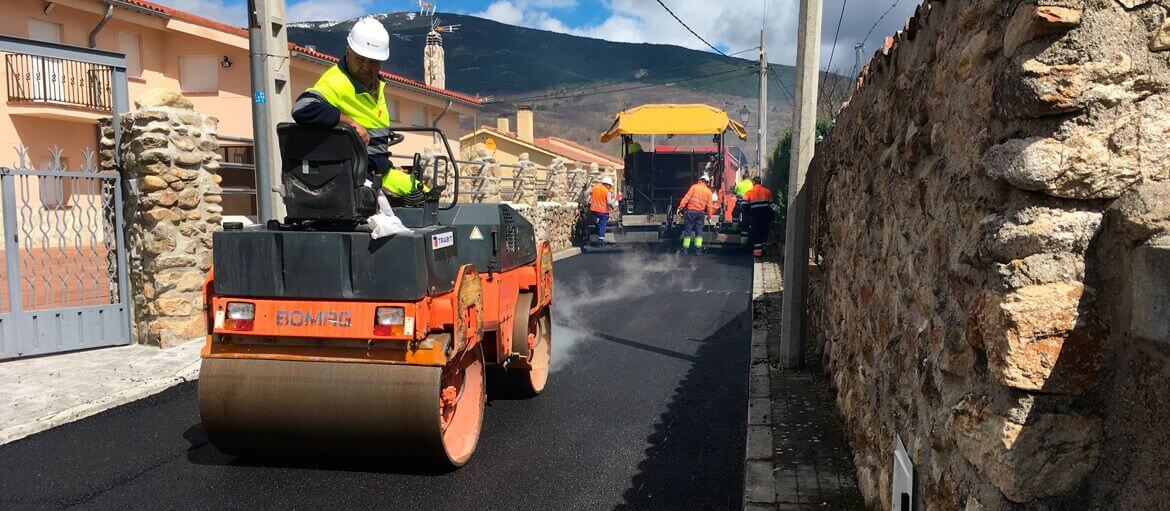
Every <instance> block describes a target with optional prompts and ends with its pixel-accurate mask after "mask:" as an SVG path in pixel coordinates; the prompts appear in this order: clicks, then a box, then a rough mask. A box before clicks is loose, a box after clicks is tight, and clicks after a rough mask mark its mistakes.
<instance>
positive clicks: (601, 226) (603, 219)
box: [591, 211, 609, 243]
mask: <svg viewBox="0 0 1170 511" xmlns="http://www.w3.org/2000/svg"><path fill="white" fill-rule="evenodd" d="M591 213H593V217H594V218H595V219H596V222H597V242H598V243H605V228H606V227H608V224H609V213H598V212H596V211H591Z"/></svg>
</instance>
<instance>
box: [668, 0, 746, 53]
mask: <svg viewBox="0 0 1170 511" xmlns="http://www.w3.org/2000/svg"><path fill="white" fill-rule="evenodd" d="M657 2H658V5H661V6H662V8H663V9H666V12H668V13H670V15H671V17H673V18H674V20H675V21H677V22H679V24H680V25H682V26H683V28H685V29H687V32H690V33H691V35H693V36H695V37H697V38H699V40H700V41H703V44H705V45H707V47H708V48H711V49H712V50H715V53H718V54H720V55H723V56H724V57H730V55H728V54H726V53H723V51H722V50H720V49H719V48H716V47H715V45H713V44H711V43H709V42H707V40H706V39H703V36H701V35H699V34H698V33H696V32H695V31H694V30H691V27H689V26H687V24H686V23H685V22H683V20H682V19H680V18H679V17H678V15H677V14H675V13H674V11H672V10H670V7H667V6H666V4H665V3H663V2H662V0H657Z"/></svg>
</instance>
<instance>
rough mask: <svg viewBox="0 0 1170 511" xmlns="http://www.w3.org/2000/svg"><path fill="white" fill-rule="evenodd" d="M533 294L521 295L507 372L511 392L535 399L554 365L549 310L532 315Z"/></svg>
mask: <svg viewBox="0 0 1170 511" xmlns="http://www.w3.org/2000/svg"><path fill="white" fill-rule="evenodd" d="M532 304H533V295H532V293H520V296H519V297H518V298H517V299H516V312H515V315H514V316H513V318H514V319H513V323H512V325H513V326H512V353H514V354H515V355H516V358H515V359H513V360H512V361H511V363H509V364H508V367H507V372H506V373H505V375H506V377H507V379H508V384H509V387H510V388H511V391H512V393H514V394H516V395H518V396H521V397H532V396H535V395H537V394H540V393H541V392H542V391H544V386H545V384H546V383H548V372H549V368H550V365H551V364H552V322H551V321H550V319H549V313H548V308H547V307H546V308H544V309H541V311H540V312H539V313H538V315H536V316H533V315H532V314H531V309H532Z"/></svg>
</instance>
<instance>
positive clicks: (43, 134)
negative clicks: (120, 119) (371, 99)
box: [0, 0, 480, 216]
mask: <svg viewBox="0 0 1170 511" xmlns="http://www.w3.org/2000/svg"><path fill="white" fill-rule="evenodd" d="M3 4H4V7H5V11H6V13H5V15H4V16H2V17H0V35H5V36H12V37H17V38H26V39H32V40H38V41H47V42H55V43H61V44H65V45H71V46H78V47H88V48H95V49H98V50H106V51H110V52H116V53H121V54H125V56H126V68H127V75H128V77H129V78H128V81H129V96H130V100H131V101H133V100H134V98H136V97H137V96H138V95H139V94H141V93H142V92H144V91H146V90H149V89H155V88H168V89H174V90H179V91H182V92H183V94H184V95H186V96H187V97H189V98H190V99H191V100H192V102H193V103H194V104H195V106H196V108H197V109H198V110H200V111H201V112H203V113H205V114H207V115H210V116H213V117H216V118H218V119H219V134H220V136H221V137H222V139H221V140H222V143H223V145H224V146H225V147H224V149H223V151H222V152H223V153H224V156H225V158H224V162H225V163H229V164H230V163H233V162H234V163H245V164H247V163H250V162H251V150H250V149H251V148H250V146H249V144H248V143H247V142H244V141H242V140H243V139H250V138H251V136H252V118H251V109H250V108H251V107H250V103H249V99H250V97H251V82H250V76H249V70H248V35H247V32H246V31H245V30H244V29H242V28H238V27H232V26H228V25H225V24H223V23H219V22H215V21H212V20H208V19H205V18H201V17H199V16H195V15H192V14H190V13H186V12H183V11H178V10H175V9H171V8H168V7H164V6H161V5H157V4H153V3H150V2H145V1H141V0H108V1H101V0H54V1H45V0H4V2H3ZM107 14H108V20H106V21H105V22H104V23H103V19H105V18H106V17H107ZM290 49H291V52H292V64H291V66H290V67H291V71H292V73H291V74H292V76H291V78H292V91H293V97H294V98H295V96H296V95H297V94H299V93H300V92H301V91H303V90H304V89H305V88H306V87H308V86H310V85H312V83H313V82H315V81H316V79H317V77H318V76H319V75H320V74H321V73H322V72H324V71H325V70H326V69H327V68H328V67H329V66H331V65H333V64H334V63H335V62H336V58H335V57H333V56H330V55H325V54H322V53H319V52H316V51H313V50H312V49H309V48H304V47H300V46H296V45H290ZM2 55H3V58H4V70H5V79H4V80H0V101H3V103H2V104H0V165H3V166H8V165H10V164H11V163H12V162H13V161H14V160H16V151H15V148H18V147H27V148H28V150H29V159H30V160H31V163H32V164H33V165H35V166H37V167H39V168H47V167H48V166H49V164H50V162H51V161H52V156H51V153H50V151H51V149H52V148H53V147H54V146H56V147H60V148H61V149H62V150H63V153H62V154H63V157H62V163H64V164H65V165H67V166H68V167H69V168H70V169H75V168H77V167H78V166H80V165H81V163H82V162H81V159H82V154H83V150H84V149H85V148H90V149H96V147H97V142H98V128H97V126H98V120H99V119H101V118H104V117H109V116H110V115H111V113H112V111H113V100H112V97H111V88H112V87H111V83H112V78H111V74H110V71H109V69H108V68H103V67H102V66H96V65H93V64H88V63H81V62H73V61H68V60H61V59H50V58H46V57H36V56H31V55H21V54H15V53H3V54H2ZM38 71H39V72H38ZM384 76H385V78H386V79H387V80H388V82H389V83H388V86H387V89H386V92H387V95H388V96H389V99H390V100H391V102H392V106H391V118H392V120H393V121H394V122H395V123H396V124H402V125H429V124H431V122H432V121H433V120H434V119H435V118H436V117H437V116H439V115H440V113H441V112H443V110H444V108H446V107H447V105H448V102H450V105H451V108H450V110H449V111H448V112H447V113H446V114H445V115H444V116H443V117H442V119H441V121H440V122H439V127H440V128H441V129H443V130H444V131H445V132H446V133H447V135H448V138H449V139H450V140H451V141H452V143H453V144H458V142H457V141H458V140H459V138H460V136H461V135H462V133H461V132H460V130H459V119H460V117H461V116H464V115H471V114H473V113H474V112H475V111H476V110H477V109H478V108H479V107H480V102H479V101H478V100H477V99H475V98H473V97H470V96H467V95H464V94H459V93H457V92H452V91H449V90H446V89H441V88H437V87H430V86H427V85H426V84H422V83H419V82H415V81H413V80H409V79H406V78H403V77H400V76H396V75H390V74H385V75H384ZM233 140H234V142H233ZM430 143H431V138H430V137H429V136H424V135H414V134H412V135H407V140H406V141H405V142H403V145H401V146H397V147H396V148H395V152H396V153H398V152H403V153H405V152H411V153H412V152H414V151H416V150H420V149H421V148H422V147H424V146H426V145H429V144H430ZM233 146H234V147H233ZM453 149H454V150H456V151H458V147H453ZM221 174H222V175H223V176H224V182H223V186H224V189H225V200H224V208H225V214H227V215H246V216H252V215H254V214H255V195H254V186H255V184H254V183H255V178H254V173H253V172H252V170H251V169H249V168H247V165H244V166H242V167H238V166H233V165H225V166H224V167H223V170H222V171H221ZM41 195H42V199H43V198H44V197H43V195H44V194H41ZM50 199H51V198H50ZM61 200H68V199H67V198H62V199H61Z"/></svg>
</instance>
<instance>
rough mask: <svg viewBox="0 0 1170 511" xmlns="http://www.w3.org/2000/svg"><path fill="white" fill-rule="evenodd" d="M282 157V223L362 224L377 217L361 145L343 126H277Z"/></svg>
mask: <svg viewBox="0 0 1170 511" xmlns="http://www.w3.org/2000/svg"><path fill="white" fill-rule="evenodd" d="M276 133H277V136H278V138H279V139H280V154H281V156H282V158H281V159H282V161H283V164H282V167H281V179H280V180H281V184H282V185H283V186H284V206H285V208H286V210H287V211H288V214H287V216H286V217H285V221H286V222H288V223H299V222H304V221H321V222H329V223H361V222H365V221H366V219H367V218H369V217H370V216H371V215H373V214H374V213H375V212H377V209H378V205H377V201H376V198H375V195H374V190H373V189H371V188H370V187H368V186H365V182H366V180H368V179H369V180H373V179H375V178H374V177H372V176H371V175H370V173H369V160H368V159H367V155H366V146H365V144H364V143H363V142H362V139H361V137H359V136H358V134H357V132H356V131H355V130H354V129H353V128H352V127H350V126H348V125H344V124H341V125H338V126H333V127H320V126H303V125H299V124H295V123H281V124H280V125H278V126H277V127H276Z"/></svg>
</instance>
